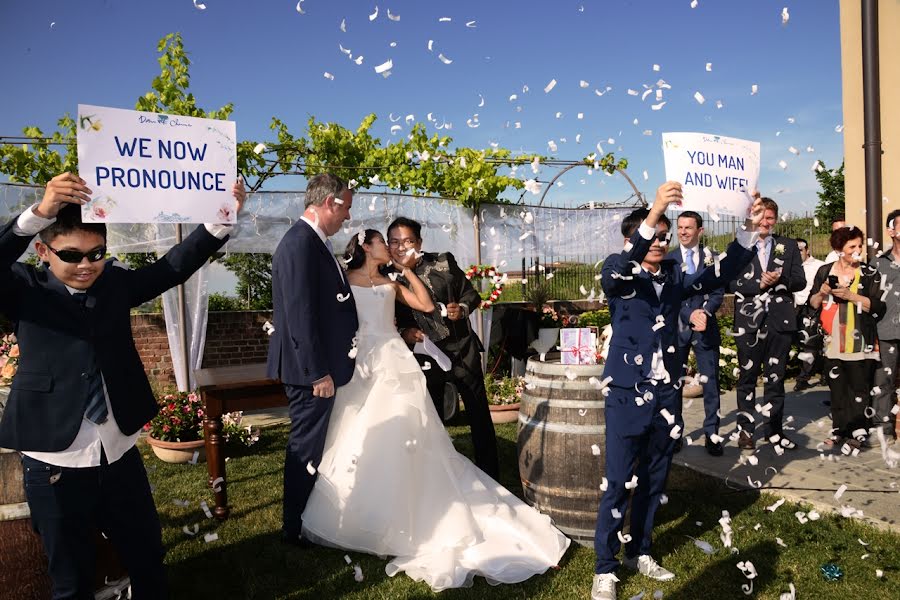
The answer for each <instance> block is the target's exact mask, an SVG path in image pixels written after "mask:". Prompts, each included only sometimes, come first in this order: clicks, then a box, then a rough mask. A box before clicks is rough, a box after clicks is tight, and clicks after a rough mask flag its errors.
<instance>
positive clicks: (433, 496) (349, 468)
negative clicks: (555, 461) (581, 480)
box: [303, 285, 570, 591]
mask: <svg viewBox="0 0 900 600" xmlns="http://www.w3.org/2000/svg"><path fill="white" fill-rule="evenodd" d="M353 293H354V298H355V300H356V308H357V313H358V315H359V323H360V328H359V333H358V344H357V356H356V373H355V374H354V376H353V379H352V380H351V381H350V382H349V383H348V384H347V385H345V386H343V387H341V388H339V389H338V390H337V394H336V397H335V404H334V410H333V412H332V415H331V420H330V422H329V428H328V436H327V439H326V442H325V452H324V455H323V458H322V463H321V464H320V465H318V471H319V476H318V479H317V480H316V485H315V488H314V490H313V493H312V495H311V496H310V499H309V503H308V504H307V507H306V510H305V511H304V513H303V535H304V536H308V537H309V538H311V539H313V540H315V541H319V542H321V543H324V544H328V545H332V546H337V547H340V548H344V549H347V550H356V551H362V552H368V553H371V554H376V555H379V556H390V557H393V558H392V559H391V560H390V562H389V563H388V564H387V566H386V567H385V571H386V572H387V574H388V575H390V576H393V575H395V574H397V573H399V572H401V571H405V572H406V574H407V575H409V576H410V577H412V578H413V579H415V580H417V581H424V582H425V583H427V584H428V585H429V586H431V588H432V589H433V590H435V591H440V590H443V589H447V588H455V587H463V586H470V585H472V580H473V578H474V577H475V576H476V575H481V576H483V577H485V578H486V579H487V580H488V582H489V583H491V584H498V583H517V582H520V581H524V580H525V579H528V578H529V577H531V576H532V575H535V574H538V573H543V572H544V571H546V570H547V569H548V568H550V567H553V566H555V565H557V564H558V562H559V559H560V558H561V557H562V555H563V554H565V551H566V549H567V548H568V546H569V543H570V542H569V539H568V538H566V537H565V536H564V535H563V534H562V533H560V532H559V530H557V529H556V528H555V527H554V526H553V525H552V523H551V521H550V518H549V517H547V516H545V515H542V514H540V513H539V512H537V511H536V510H534V509H533V508H531V507H530V506H528V505H526V504H525V503H524V502H522V501H521V500H519V499H518V498H516V497H515V496H514V495H513V494H512V493H510V492H509V491H508V490H506V489H505V488H504V487H503V486H501V485H500V484H499V483H497V482H496V481H494V480H493V479H491V478H490V477H488V476H487V475H486V474H485V473H484V472H482V471H481V470H480V469H478V468H477V467H476V466H475V465H474V464H472V462H471V461H469V460H468V459H467V458H465V457H464V456H462V455H460V454H459V453H458V452H456V450H455V449H454V447H453V444H452V442H451V440H450V436H449V435H448V434H447V432H446V430H445V429H444V426H443V424H442V423H441V421H440V419H439V418H438V415H437V413H436V411H435V409H434V405H433V403H432V401H431V398H430V397H429V395H428V391H427V389H426V387H425V377H424V375H423V374H422V371H421V368H420V367H419V364H418V363H417V362H416V359H415V358H414V357H413V355H412V353H411V352H410V351H409V349H408V348H407V346H406V344H405V343H404V342H403V340H402V339H401V338H400V336H399V335H398V334H397V331H396V329H395V327H394V290H393V288H392V287H391V286H390V285H380V286H374V287H371V288H368V287H357V286H354V287H353ZM432 368H438V367H437V365H436V364H434V365H433V366H432Z"/></svg>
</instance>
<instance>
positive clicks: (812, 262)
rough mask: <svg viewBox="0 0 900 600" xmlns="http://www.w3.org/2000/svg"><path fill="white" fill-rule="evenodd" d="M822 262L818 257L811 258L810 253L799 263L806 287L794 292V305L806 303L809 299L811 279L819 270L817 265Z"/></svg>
mask: <svg viewBox="0 0 900 600" xmlns="http://www.w3.org/2000/svg"><path fill="white" fill-rule="evenodd" d="M824 264H825V263H824V262H823V261H821V260H819V259H818V258H813V257H812V255H810V256H809V258H807V259H806V260H804V261H803V264H802V265H800V266H802V267H803V273H804V274H805V275H806V287H805V288H803V289H802V290H800V291H799V292H794V305H795V306H802V305H803V304H806V301H807V300H808V299H809V292H810V291H811V290H812V286H813V279H815V278H816V272H817V271H818V270H819V267H821V266H822V265H824Z"/></svg>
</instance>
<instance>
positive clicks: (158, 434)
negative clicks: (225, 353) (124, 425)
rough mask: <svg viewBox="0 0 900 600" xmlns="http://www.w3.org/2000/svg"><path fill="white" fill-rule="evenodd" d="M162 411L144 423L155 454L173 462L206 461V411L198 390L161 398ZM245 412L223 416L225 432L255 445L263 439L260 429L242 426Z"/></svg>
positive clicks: (231, 436) (166, 395)
mask: <svg viewBox="0 0 900 600" xmlns="http://www.w3.org/2000/svg"><path fill="white" fill-rule="evenodd" d="M159 404H160V407H159V412H158V413H157V414H156V416H155V417H153V419H152V420H151V421H150V422H149V423H147V424H146V425H145V426H144V430H145V431H146V432H147V443H148V444H150V447H152V448H153V453H154V454H156V456H157V457H158V458H159V459H160V460H162V461H164V462H169V463H186V462H192V461H193V459H194V453H195V452H196V453H198V454H197V462H199V461H202V460H205V458H206V452H205V447H204V443H205V441H204V437H203V415H204V414H205V410H204V407H203V403H202V402H201V401H200V395H199V394H197V393H196V392H174V393H170V394H164V395H163V396H162V397H161V398H160V399H159ZM242 419H243V413H241V412H233V413H228V414H226V415H223V416H222V435H223V436H224V438H225V441H226V442H229V441H237V442H240V443H242V444H244V445H246V446H252V445H253V444H254V443H256V441H257V440H259V431H258V430H253V429H252V428H251V427H250V426H246V427H244V426H242V425H241V420H242Z"/></svg>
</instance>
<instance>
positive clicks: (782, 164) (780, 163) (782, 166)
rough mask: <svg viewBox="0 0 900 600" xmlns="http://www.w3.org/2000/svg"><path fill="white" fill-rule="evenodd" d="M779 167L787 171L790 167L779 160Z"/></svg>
mask: <svg viewBox="0 0 900 600" xmlns="http://www.w3.org/2000/svg"><path fill="white" fill-rule="evenodd" d="M778 166H779V167H781V168H782V169H787V166H788V165H787V163H786V162H784V161H783V160H779V161H778Z"/></svg>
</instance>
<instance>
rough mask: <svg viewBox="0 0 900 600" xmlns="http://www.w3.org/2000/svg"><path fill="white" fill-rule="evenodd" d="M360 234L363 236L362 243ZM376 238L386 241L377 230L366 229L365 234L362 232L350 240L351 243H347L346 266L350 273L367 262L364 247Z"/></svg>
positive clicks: (345, 251) (345, 252)
mask: <svg viewBox="0 0 900 600" xmlns="http://www.w3.org/2000/svg"><path fill="white" fill-rule="evenodd" d="M360 234H363V241H362V243H360V241H359V236H360ZM374 238H381V240H382V241H384V237H382V235H381V232H380V231H378V230H377V229H366V230H365V231H364V232H363V231H360V232H359V233H357V234H356V235H354V236H353V237H351V238H350V241H349V242H348V243H347V249H346V250H344V264H345V265H347V270H348V271H352V270H353V269H358V268H360V267H361V266H363V263H364V262H366V251H365V250H364V249H363V247H362V245H363V244H371V243H372V240H373V239H374Z"/></svg>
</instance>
